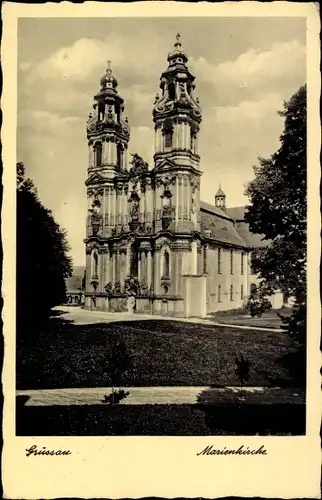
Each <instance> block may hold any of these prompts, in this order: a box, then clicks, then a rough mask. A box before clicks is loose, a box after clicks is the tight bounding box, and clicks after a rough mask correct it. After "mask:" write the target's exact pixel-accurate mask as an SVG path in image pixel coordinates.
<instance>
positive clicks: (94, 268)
mask: <svg viewBox="0 0 322 500" xmlns="http://www.w3.org/2000/svg"><path fill="white" fill-rule="evenodd" d="M92 278H94V279H98V255H97V252H96V251H94V252H93V261H92Z"/></svg>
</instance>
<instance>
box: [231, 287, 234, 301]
mask: <svg viewBox="0 0 322 500" xmlns="http://www.w3.org/2000/svg"><path fill="white" fill-rule="evenodd" d="M230 300H231V302H232V301H233V300H234V287H233V285H230Z"/></svg>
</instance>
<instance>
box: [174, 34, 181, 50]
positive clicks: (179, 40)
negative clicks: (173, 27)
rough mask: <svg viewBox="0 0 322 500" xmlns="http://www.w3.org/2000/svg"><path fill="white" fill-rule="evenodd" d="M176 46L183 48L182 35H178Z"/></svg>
mask: <svg viewBox="0 0 322 500" xmlns="http://www.w3.org/2000/svg"><path fill="white" fill-rule="evenodd" d="M174 45H175V47H180V46H181V35H180V33H177V34H176V43H175V44H174Z"/></svg>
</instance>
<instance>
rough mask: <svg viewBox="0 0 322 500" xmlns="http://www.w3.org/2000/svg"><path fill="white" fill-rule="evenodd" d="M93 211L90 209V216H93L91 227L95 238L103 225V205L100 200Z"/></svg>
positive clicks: (94, 204)
mask: <svg viewBox="0 0 322 500" xmlns="http://www.w3.org/2000/svg"><path fill="white" fill-rule="evenodd" d="M92 207H93V208H92V209H90V214H91V226H92V231H93V235H94V236H95V235H96V234H97V233H98V231H99V228H100V225H101V218H102V216H101V213H100V212H101V204H100V202H99V201H98V200H95V201H94V203H93V205H92Z"/></svg>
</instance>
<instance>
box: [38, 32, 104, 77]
mask: <svg viewBox="0 0 322 500" xmlns="http://www.w3.org/2000/svg"><path fill="white" fill-rule="evenodd" d="M104 54H106V45H105V44H104V43H103V42H101V41H100V40H96V39H91V38H81V39H80V40H77V41H76V42H75V43H74V44H73V45H71V46H69V47H62V48H61V49H59V50H58V51H57V52H55V53H53V54H52V55H51V56H50V57H48V58H47V59H44V60H43V61H41V62H40V63H39V64H38V65H37V66H36V67H35V69H34V71H33V73H32V75H31V79H32V81H34V80H35V79H37V78H40V79H49V78H59V79H70V80H76V81H77V80H81V79H83V78H87V77H88V76H89V75H90V74H91V72H92V71H93V69H94V68H96V67H97V66H100V65H102V62H103V61H102V57H104Z"/></svg>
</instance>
